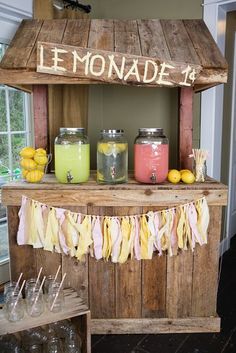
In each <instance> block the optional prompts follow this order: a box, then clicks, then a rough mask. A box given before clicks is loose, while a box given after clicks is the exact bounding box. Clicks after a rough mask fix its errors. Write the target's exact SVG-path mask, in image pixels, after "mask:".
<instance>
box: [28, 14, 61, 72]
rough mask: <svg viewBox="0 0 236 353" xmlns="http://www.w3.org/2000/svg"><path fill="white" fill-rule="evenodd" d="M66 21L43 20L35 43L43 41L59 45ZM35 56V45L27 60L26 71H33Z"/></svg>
mask: <svg viewBox="0 0 236 353" xmlns="http://www.w3.org/2000/svg"><path fill="white" fill-rule="evenodd" d="M66 22H67V20H45V21H44V22H43V24H42V27H41V30H40V32H39V34H38V37H37V41H45V42H52V43H61V41H62V38H63V35H64V31H65V27H66ZM36 55H37V43H36V44H35V45H34V47H33V49H32V51H31V55H30V57H29V60H28V62H27V69H31V70H32V69H35V67H36V61H37V60H36Z"/></svg>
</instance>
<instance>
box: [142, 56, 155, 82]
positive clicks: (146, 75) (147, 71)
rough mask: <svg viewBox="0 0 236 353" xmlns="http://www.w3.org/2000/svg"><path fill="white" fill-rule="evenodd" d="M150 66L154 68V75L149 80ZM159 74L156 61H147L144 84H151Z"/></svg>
mask: <svg viewBox="0 0 236 353" xmlns="http://www.w3.org/2000/svg"><path fill="white" fill-rule="evenodd" d="M149 65H152V66H153V69H154V71H153V75H152V76H151V77H149V78H148V76H149V75H148V74H149ZM157 72H158V66H157V64H156V63H155V61H153V60H146V61H145V66H144V75H143V82H144V83H150V82H152V81H154V80H155V78H156V76H157Z"/></svg>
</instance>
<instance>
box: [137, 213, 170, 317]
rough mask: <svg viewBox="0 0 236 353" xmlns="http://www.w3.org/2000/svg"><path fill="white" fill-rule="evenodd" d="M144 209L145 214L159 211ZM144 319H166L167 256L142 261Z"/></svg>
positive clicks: (155, 256)
mask: <svg viewBox="0 0 236 353" xmlns="http://www.w3.org/2000/svg"><path fill="white" fill-rule="evenodd" d="M160 209H161V208H158V207H143V213H146V212H148V211H158V210H160ZM142 317H149V318H151V317H153V318H154V317H155V318H157V317H166V255H165V254H164V255H163V256H158V255H157V253H154V254H153V258H152V260H151V261H149V260H145V261H142Z"/></svg>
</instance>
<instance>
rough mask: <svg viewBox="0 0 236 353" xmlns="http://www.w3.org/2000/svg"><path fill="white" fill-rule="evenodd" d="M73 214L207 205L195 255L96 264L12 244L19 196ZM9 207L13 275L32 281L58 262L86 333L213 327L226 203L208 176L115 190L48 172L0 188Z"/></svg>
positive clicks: (221, 190) (224, 191)
mask: <svg viewBox="0 0 236 353" xmlns="http://www.w3.org/2000/svg"><path fill="white" fill-rule="evenodd" d="M22 195H25V196H28V197H30V198H33V199H35V200H38V201H41V202H44V203H47V204H48V205H52V206H60V207H65V208H67V209H70V210H73V211H75V212H83V213H88V214H99V215H105V214H106V215H124V214H140V213H142V212H147V211H149V210H158V209H162V208H165V207H169V206H174V205H178V204H183V203H185V202H189V201H192V200H196V199H198V198H200V197H202V196H206V199H207V201H208V205H209V208H210V225H209V231H208V244H207V245H205V246H202V247H201V246H197V247H196V249H195V252H194V253H192V252H191V251H184V252H182V253H179V255H178V256H173V257H168V256H166V255H163V256H161V257H159V256H157V255H155V256H154V257H153V259H152V260H143V261H137V260H128V261H127V262H126V263H125V264H123V265H120V264H113V263H111V262H104V261H96V260H95V259H94V258H92V257H90V256H88V257H87V259H86V261H85V262H83V263H79V262H78V261H77V260H76V259H75V258H70V257H69V256H64V255H61V254H56V253H50V252H47V251H44V250H42V249H33V248H32V247H31V246H18V245H17V244H16V232H17V228H18V217H17V213H18V211H19V206H20V203H21V196H22ZM2 202H3V203H4V204H5V205H6V206H7V209H8V222H9V243H10V260H11V273H12V278H13V279H15V278H17V277H18V275H19V273H20V272H24V274H25V277H26V278H28V277H31V276H35V274H36V273H37V271H38V269H39V268H40V267H41V266H43V272H44V274H46V275H47V274H52V273H55V272H56V269H57V267H58V265H59V264H61V265H62V274H63V273H64V272H67V277H66V285H67V286H68V287H73V288H74V289H76V290H77V292H78V294H79V295H80V297H82V298H83V299H85V300H86V301H87V303H88V304H89V307H90V310H91V314H92V333H144V332H145V333H167V332H212V331H219V330H220V319H219V318H218V317H217V313H216V297H217V288H218V259H219V256H218V248H219V243H220V233H221V211H222V206H225V205H226V203H227V187H226V186H225V185H223V184H221V183H218V182H216V181H214V180H212V179H209V180H208V181H206V182H205V183H194V184H192V185H186V184H182V183H180V184H178V185H173V184H170V183H168V182H166V183H163V184H159V185H142V184H138V183H136V182H135V181H134V180H133V178H132V177H131V178H130V179H129V183H127V184H120V185H114V186H111V185H97V184H96V182H95V180H94V177H93V176H92V178H91V180H90V181H89V182H88V183H86V184H81V185H67V184H66V185H63V184H58V183H57V182H56V180H55V177H54V176H52V175H49V176H46V177H45V179H44V181H43V182H42V183H40V184H28V183H26V182H13V183H10V184H7V185H5V186H4V187H3V190H2Z"/></svg>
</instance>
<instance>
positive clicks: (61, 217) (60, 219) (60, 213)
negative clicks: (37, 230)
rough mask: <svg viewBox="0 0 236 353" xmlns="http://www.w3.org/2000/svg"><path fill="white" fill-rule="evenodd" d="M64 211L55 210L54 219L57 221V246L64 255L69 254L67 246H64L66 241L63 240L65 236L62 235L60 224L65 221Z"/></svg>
mask: <svg viewBox="0 0 236 353" xmlns="http://www.w3.org/2000/svg"><path fill="white" fill-rule="evenodd" d="M65 211H66V210H64V209H63V208H56V217H57V219H58V222H59V232H58V237H59V244H60V247H61V249H62V252H63V253H64V254H65V255H68V254H69V251H70V249H69V248H68V246H67V245H66V240H65V236H64V233H63V231H62V227H61V226H62V224H63V222H64V220H65Z"/></svg>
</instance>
